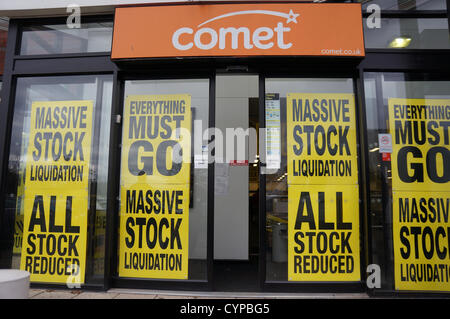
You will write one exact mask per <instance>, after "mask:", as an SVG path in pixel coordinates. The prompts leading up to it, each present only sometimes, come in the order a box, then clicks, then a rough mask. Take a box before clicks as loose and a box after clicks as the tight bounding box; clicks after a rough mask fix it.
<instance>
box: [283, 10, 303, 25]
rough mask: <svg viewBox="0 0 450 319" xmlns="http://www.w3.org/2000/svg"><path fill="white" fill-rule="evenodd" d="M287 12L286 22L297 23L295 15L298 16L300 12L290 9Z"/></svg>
mask: <svg viewBox="0 0 450 319" xmlns="http://www.w3.org/2000/svg"><path fill="white" fill-rule="evenodd" d="M288 14H289V17H288V18H287V22H286V23H289V22H294V23H297V17H298V16H299V15H300V14H296V13H294V12H293V11H292V9H291V10H290V11H289V13H288Z"/></svg>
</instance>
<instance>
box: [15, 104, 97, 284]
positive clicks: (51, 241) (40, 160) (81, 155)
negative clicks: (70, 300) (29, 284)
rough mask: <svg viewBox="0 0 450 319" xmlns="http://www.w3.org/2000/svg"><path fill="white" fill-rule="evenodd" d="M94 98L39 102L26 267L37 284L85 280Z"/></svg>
mask: <svg viewBox="0 0 450 319" xmlns="http://www.w3.org/2000/svg"><path fill="white" fill-rule="evenodd" d="M92 113H93V102H92V101H86V100H82V101H52V102H48V101H45V102H34V103H33V104H32V106H31V122H30V138H29V143H28V151H27V161H26V177H25V186H24V201H23V202H24V225H23V226H24V228H23V245H22V256H21V266H20V267H21V269H24V270H27V271H29V272H30V273H31V278H30V279H31V281H33V282H54V283H68V282H70V283H83V282H84V274H85V264H86V240H87V239H86V237H87V213H88V202H89V197H88V187H89V163H90V158H91V139H92V133H91V132H92Z"/></svg>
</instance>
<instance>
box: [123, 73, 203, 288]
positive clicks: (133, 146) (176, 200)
mask: <svg viewBox="0 0 450 319" xmlns="http://www.w3.org/2000/svg"><path fill="white" fill-rule="evenodd" d="M209 92H210V80H209V79H207V78H206V79H170V80H167V79H165V80H161V79H156V80H126V81H125V83H124V98H123V101H124V102H123V115H122V118H123V119H122V142H121V148H122V150H121V170H120V195H119V198H120V205H119V225H118V239H117V246H118V253H117V261H116V262H117V267H116V269H117V277H118V281H119V282H121V283H122V284H120V285H122V286H128V287H130V286H134V287H136V282H141V283H142V279H147V280H146V283H147V284H146V286H147V287H152V288H161V287H162V288H166V287H173V288H176V287H178V286H180V285H181V286H188V285H193V284H192V283H200V284H201V283H203V284H205V283H207V281H208V258H209V257H208V251H209V248H208V198H209V197H208V194H209V192H208V189H209V188H210V185H209V184H208V183H209V182H210V180H209V179H208V175H209V170H208V162H207V161H206V165H200V164H202V163H199V162H198V161H197V159H196V160H194V157H195V156H194V154H196V153H195V151H194V143H193V141H194V140H195V138H196V136H194V132H200V133H199V134H201V132H202V130H201V128H202V127H203V128H205V129H206V128H208V127H209V108H210V100H209ZM196 127H200V131H196ZM195 134H197V133H195ZM200 140H201V139H200ZM205 145H206V142H205ZM203 164H204V163H203ZM175 285H178V286H175ZM204 286H205V287H206V285H204Z"/></svg>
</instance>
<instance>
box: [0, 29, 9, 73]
mask: <svg viewBox="0 0 450 319" xmlns="http://www.w3.org/2000/svg"><path fill="white" fill-rule="evenodd" d="M0 28H1V25H0ZM7 37H8V31H5V30H1V29H0V75H1V74H3V70H4V68H5V55H6V40H7Z"/></svg>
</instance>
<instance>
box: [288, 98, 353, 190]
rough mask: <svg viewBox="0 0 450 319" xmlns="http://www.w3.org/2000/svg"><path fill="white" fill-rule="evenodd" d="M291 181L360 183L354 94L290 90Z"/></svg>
mask: <svg viewBox="0 0 450 319" xmlns="http://www.w3.org/2000/svg"><path fill="white" fill-rule="evenodd" d="M286 105H287V106H286V113H287V114H286V115H287V156H288V170H287V173H288V184H290V185H291V184H302V185H303V184H321V185H327V184H336V185H337V184H358V162H357V155H358V154H357V151H356V123H355V97H354V95H353V94H319V93H310V94H309V93H288V94H287V97H286Z"/></svg>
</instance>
